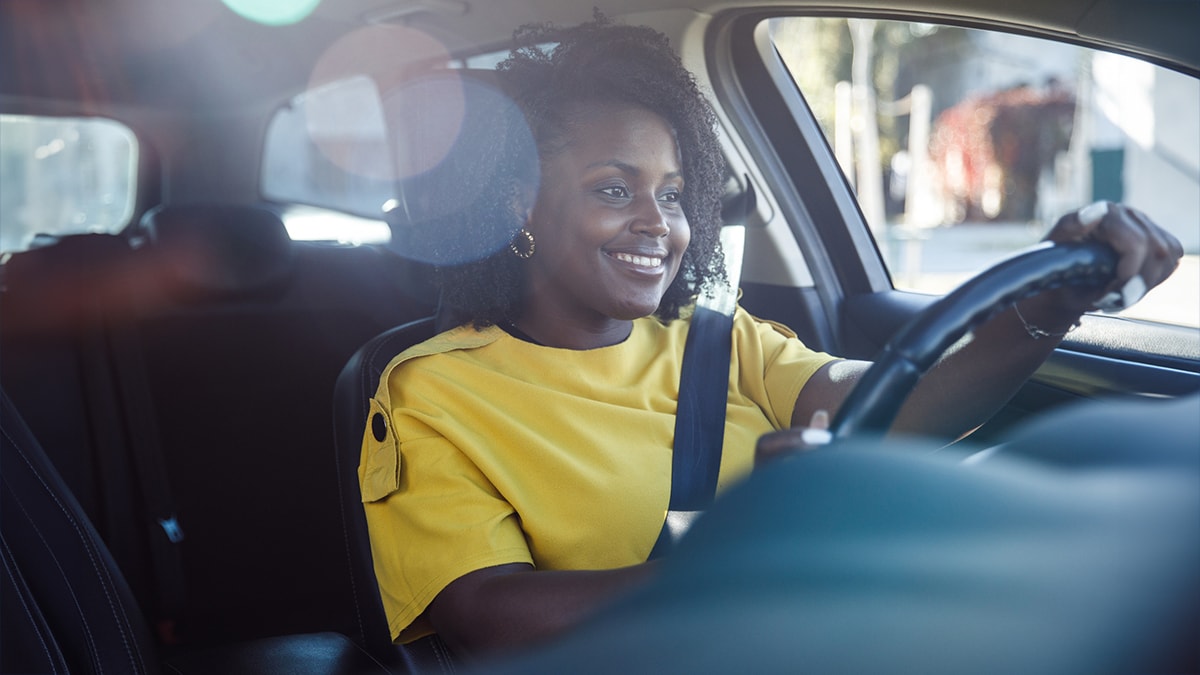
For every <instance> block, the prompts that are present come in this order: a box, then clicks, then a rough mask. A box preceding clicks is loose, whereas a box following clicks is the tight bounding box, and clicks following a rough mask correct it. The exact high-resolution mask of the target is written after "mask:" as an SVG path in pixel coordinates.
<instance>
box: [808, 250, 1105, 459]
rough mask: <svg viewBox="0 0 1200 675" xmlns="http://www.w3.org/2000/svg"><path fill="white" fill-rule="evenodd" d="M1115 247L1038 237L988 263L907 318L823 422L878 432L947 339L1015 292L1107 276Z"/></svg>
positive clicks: (843, 432)
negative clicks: (1029, 244) (829, 419)
mask: <svg viewBox="0 0 1200 675" xmlns="http://www.w3.org/2000/svg"><path fill="white" fill-rule="evenodd" d="M1116 260H1117V256H1116V253H1115V252H1113V250H1112V249H1110V248H1109V247H1107V246H1105V245H1103V244H1097V243H1092V242H1089V243H1079V244H1053V243H1045V244H1041V245H1039V246H1035V247H1033V248H1031V249H1027V250H1026V251H1024V252H1022V253H1018V254H1016V255H1014V256H1012V257H1010V258H1007V259H1005V260H1003V261H1001V262H1000V263H997V264H996V265H994V266H992V267H991V268H989V269H987V270H986V271H984V272H982V273H981V274H979V275H978V276H976V277H974V278H972V279H971V280H969V281H967V282H966V283H964V284H963V285H961V286H959V287H958V288H957V289H955V290H954V291H952V292H951V293H949V294H948V295H946V296H944V297H942V298H940V299H939V300H938V301H937V302H935V303H933V304H932V305H930V306H929V307H928V308H926V309H925V310H924V311H923V312H921V313H920V314H918V315H917V316H916V317H914V318H913V319H912V320H911V321H909V322H908V324H906V325H905V326H904V328H903V329H901V330H900V332H899V333H897V334H896V335H895V337H893V338H892V339H891V340H890V341H889V342H888V343H887V345H886V346H885V347H884V348H883V351H882V352H880V354H879V356H878V357H876V359H875V362H874V363H873V364H872V365H871V366H870V367H869V368H868V369H867V371H866V372H865V373H863V376H862V378H861V379H860V380H859V381H858V384H857V385H855V387H854V389H853V390H852V391H851V392H850V395H849V396H848V397H847V398H846V400H845V402H843V403H842V406H841V408H840V409H839V410H838V413H837V416H836V417H835V418H834V420H833V423H832V424H831V425H830V429H829V430H830V433H831V434H832V436H833V438H834V439H844V438H848V437H850V436H855V435H860V434H876V435H879V434H883V433H884V432H886V431H887V430H888V429H889V428H891V426H892V422H894V421H895V420H896V415H897V414H898V413H899V412H900V406H901V405H902V404H903V403H904V401H905V399H907V398H908V394H909V392H911V391H912V389H913V387H914V386H915V385H916V384H917V381H918V380H920V379H921V377H922V376H923V375H924V374H925V373H926V372H927V371H928V370H929V369H930V368H931V367H933V364H934V363H936V362H937V360H938V358H939V357H941V355H942V352H944V351H945V350H946V349H947V348H949V347H950V345H952V344H954V343H955V342H957V341H958V340H959V338H961V337H962V336H963V335H966V334H967V332H968V331H970V330H972V329H974V328H975V327H976V326H978V325H980V324H982V323H984V322H986V321H987V320H988V319H990V318H991V317H992V316H993V315H995V314H996V313H998V312H1000V311H1001V310H1003V309H1005V308H1007V307H1008V306H1009V305H1011V304H1013V303H1014V302H1016V301H1018V300H1021V299H1022V298H1026V297H1029V296H1031V295H1036V294H1038V293H1041V292H1042V291H1047V290H1050V289H1053V288H1058V287H1061V286H1067V285H1071V286H1102V285H1105V284H1107V283H1108V282H1109V281H1111V279H1112V277H1113V274H1114V272H1115V269H1116Z"/></svg>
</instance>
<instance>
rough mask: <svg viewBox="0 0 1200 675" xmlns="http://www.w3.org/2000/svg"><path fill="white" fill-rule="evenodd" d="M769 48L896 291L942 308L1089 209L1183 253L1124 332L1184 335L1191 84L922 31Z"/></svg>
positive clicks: (815, 30) (778, 36)
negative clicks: (1166, 327)
mask: <svg viewBox="0 0 1200 675" xmlns="http://www.w3.org/2000/svg"><path fill="white" fill-rule="evenodd" d="M768 28H769V32H770V35H771V38H772V42H773V44H774V47H775V49H776V51H777V52H778V53H779V55H780V57H781V59H782V60H783V62H784V63H785V64H786V66H787V68H788V70H789V72H790V73H791V75H792V78H793V80H794V81H795V83H796V85H797V87H798V89H799V90H800V92H801V93H802V94H803V96H804V97H805V100H806V101H807V102H808V104H809V106H810V107H811V108H812V110H813V113H814V114H815V116H816V117H817V120H818V122H819V124H820V126H821V128H822V130H823V131H824V132H825V135H826V138H827V139H828V142H829V145H830V147H831V148H832V149H833V151H834V154H835V155H836V157H837V159H838V162H839V164H840V165H841V167H842V170H843V172H844V173H845V175H846V176H847V178H848V180H849V182H850V184H851V185H852V186H853V188H854V190H855V193H856V195H857V197H858V201H859V205H860V207H861V209H862V212H863V214H864V216H865V217H866V220H867V222H868V224H869V225H870V227H871V230H872V232H873V233H874V235H875V238H876V241H877V243H878V245H879V247H880V249H881V251H882V252H883V254H884V258H885V260H886V262H887V265H888V267H889V270H890V272H891V275H892V278H893V281H894V283H895V285H896V287H897V288H901V289H905V290H914V291H920V292H929V293H944V292H946V291H948V290H950V289H951V288H954V287H955V286H956V285H957V284H959V283H961V282H962V281H964V280H966V279H967V278H969V277H970V276H972V275H973V274H975V273H978V272H979V271H981V270H982V269H984V268H986V267H987V266H988V265H990V264H992V263H994V262H996V261H997V260H999V259H1001V258H1003V257H1005V256H1007V255H1009V254H1011V253H1013V252H1015V251H1016V250H1018V249H1020V248H1023V247H1026V246H1029V245H1032V244H1034V243H1036V242H1037V241H1039V240H1040V239H1041V237H1042V236H1043V235H1044V234H1045V232H1046V231H1047V230H1048V229H1049V228H1050V226H1052V225H1053V223H1054V221H1055V219H1057V217H1058V216H1060V215H1062V214H1063V213H1065V212H1067V211H1069V210H1071V209H1074V208H1077V207H1079V206H1082V205H1084V204H1087V203H1089V202H1091V201H1094V200H1098V199H1108V200H1113V201H1123V202H1126V203H1129V204H1131V205H1133V206H1136V207H1137V208H1140V209H1142V210H1143V211H1145V212H1146V213H1147V214H1149V215H1150V216H1151V217H1152V218H1154V219H1155V221H1156V222H1158V223H1159V224H1160V225H1162V226H1163V227H1165V228H1167V229H1168V230H1170V231H1172V233H1173V234H1175V236H1177V237H1179V239H1180V240H1181V241H1182V242H1183V244H1184V248H1185V251H1186V254H1187V255H1186V256H1185V259H1184V261H1183V263H1182V264H1181V267H1180V269H1179V270H1178V271H1177V272H1176V273H1175V274H1174V275H1173V276H1172V278H1171V279H1169V280H1168V281H1167V282H1166V283H1164V284H1163V285H1162V286H1160V287H1159V288H1157V289H1155V290H1154V291H1153V292H1152V293H1151V294H1149V295H1148V296H1147V297H1146V298H1145V299H1143V300H1142V302H1140V303H1138V304H1136V305H1134V306H1133V307H1132V308H1130V309H1129V310H1126V312H1125V315H1126V316H1128V317H1132V318H1141V319H1149V320H1153V321H1161V322H1167V323H1175V324H1182V325H1188V326H1200V262H1198V256H1197V253H1200V227H1197V210H1198V209H1200V81H1198V80H1197V79H1196V78H1193V77H1190V76H1186V75H1182V74H1180V73H1177V72H1174V71H1170V70H1167V69H1164V68H1160V67H1157V66H1154V65H1152V64H1149V63H1146V62H1142V61H1139V60H1136V59H1133V58H1129V57H1125V56H1120V55H1115V54H1110V53H1106V52H1100V51H1096V50H1091V49H1087V48H1082V47H1077V46H1074V45H1067V44H1061V43H1056V42H1052V41H1049V40H1043V39H1038V38H1030V37H1024V36H1019V35H1012V34H1007V33H1001V32H995V31H984V30H973V29H967V28H961V27H951V26H939V25H932V24H923V23H908V22H897V21H876V20H868V19H849V20H847V19H833V18H809V17H787V18H777V19H772V20H770V22H769V25H768Z"/></svg>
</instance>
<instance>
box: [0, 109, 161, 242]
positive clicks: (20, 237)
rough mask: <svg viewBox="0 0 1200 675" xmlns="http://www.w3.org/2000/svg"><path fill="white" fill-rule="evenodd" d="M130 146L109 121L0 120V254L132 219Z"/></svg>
mask: <svg viewBox="0 0 1200 675" xmlns="http://www.w3.org/2000/svg"><path fill="white" fill-rule="evenodd" d="M137 162H138V143H137V138H136V137H135V136H134V134H133V131H132V130H130V129H129V127H126V126H125V125H123V124H120V123H119V122H116V121H113V120H110V119H101V118H87V117H39V116H33V115H0V176H3V180H0V252H3V253H14V252H18V251H24V250H26V249H29V248H31V247H33V246H35V245H36V243H37V241H38V239H39V237H41V238H46V239H50V238H53V237H59V236H63V235H68V234H82V233H85V232H109V233H115V232H119V231H120V230H121V229H123V228H124V227H125V226H126V225H127V224H128V223H129V220H130V218H132V217H133V210H134V200H135V198H136V194H135V191H136V189H137V188H136V186H137Z"/></svg>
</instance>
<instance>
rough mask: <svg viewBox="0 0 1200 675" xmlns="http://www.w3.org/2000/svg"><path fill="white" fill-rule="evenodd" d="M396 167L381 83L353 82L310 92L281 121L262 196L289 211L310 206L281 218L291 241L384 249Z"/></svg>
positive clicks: (272, 136)
mask: <svg viewBox="0 0 1200 675" xmlns="http://www.w3.org/2000/svg"><path fill="white" fill-rule="evenodd" d="M391 167H392V158H391V156H390V154H389V152H388V135H387V127H386V124H385V123H384V116H383V108H382V104H381V103H380V99H379V92H378V89H377V88H376V86H375V82H374V81H373V80H371V79H370V78H368V77H366V76H357V77H351V78H347V79H344V80H339V81H336V82H333V83H330V84H327V85H325V86H323V87H320V88H317V89H313V90H310V91H308V92H305V93H304V94H301V95H300V96H297V97H295V98H294V99H292V100H291V102H290V103H289V104H288V105H287V106H286V107H284V108H282V109H281V110H280V111H279V112H278V113H276V114H275V117H274V118H272V120H271V123H270V126H269V127H268V128H267V137H266V143H265V146H264V149H263V173H262V191H263V195H264V196H266V197H267V198H268V199H272V200H275V201H278V202H282V203H284V204H285V205H296V204H299V205H304V207H303V208H300V207H294V206H293V207H291V208H285V210H284V212H283V218H284V223H285V224H286V225H287V228H288V233H289V234H290V235H291V236H292V238H293V239H308V240H330V241H341V242H350V243H370V242H386V241H387V240H388V239H389V237H390V236H391V234H390V231H389V230H388V229H387V226H386V225H385V224H384V223H383V221H382V218H383V205H384V204H385V203H386V202H387V201H388V200H389V199H391V198H392V197H393V193H394V186H393V183H392V178H391V176H392V174H393V171H392V168H391ZM351 214H352V215H351ZM356 216H357V217H356Z"/></svg>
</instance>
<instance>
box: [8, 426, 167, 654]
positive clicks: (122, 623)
mask: <svg viewBox="0 0 1200 675" xmlns="http://www.w3.org/2000/svg"><path fill="white" fill-rule="evenodd" d="M0 432H2V433H3V434H4V437H5V438H7V439H8V440H9V442H10V443H12V444H13V448H14V450H16V452H17V454H18V455H19V456H20V457H21V460H22V461H24V462H25V465H26V466H27V467H29V470H30V471H31V472H32V473H33V476H34V477H35V478H37V480H38V482H39V483H40V484H41V486H42V488H43V489H45V491H46V494H47V495H49V497H50V499H51V500H52V501H53V502H54V504H55V505H56V506H58V508H59V510H60V511H61V512H62V514H63V516H64V517H65V519H66V521H67V522H68V523H69V524H70V525H71V527H72V529H74V530H75V534H76V536H78V537H79V538H80V541H81V542H82V543H83V545H84V550H85V551H86V552H87V554H88V562H89V564H91V566H92V570H93V571H94V572H95V573H96V574H97V576H98V577H100V578H101V579H103V580H104V581H106V582H107V584H103V583H102V584H101V585H100V588H101V590H103V591H104V597H105V600H106V601H107V602H108V606H109V610H110V611H111V612H112V614H113V618H114V619H116V621H117V628H118V631H119V632H120V635H121V642H122V644H123V646H124V647H125V651H126V654H127V655H128V656H129V657H130V660H131V661H134V662H136V663H138V664H139V665H141V667H142V670H143V672H145V671H146V662H145V659H144V658H143V656H142V653H141V650H140V649H138V648H137V645H136V644H132V645H131V644H130V639H129V637H130V636H129V635H128V631H129V629H130V623H129V617H128V616H127V615H126V614H125V611H124V608H123V607H121V606H120V603H114V601H113V597H112V595H111V593H110V587H111V586H115V584H114V582H113V580H112V577H111V576H110V575H109V572H108V570H107V569H106V568H105V567H104V566H103V565H99V564H98V562H97V559H96V558H97V553H98V552H97V550H96V548H95V542H93V541H92V540H91V538H90V537H88V536H86V535H85V534H84V532H83V530H82V528H81V527H80V526H79V523H78V522H77V521H76V520H75V518H74V516H73V515H72V514H71V512H70V510H69V509H67V508H66V506H65V505H64V504H63V503H62V501H60V500H59V498H58V495H56V494H55V493H54V491H53V490H52V489H50V486H49V485H47V484H46V481H45V480H44V479H43V478H42V476H41V475H39V473H38V471H37V470H36V469H35V468H34V466H33V462H31V461H30V459H29V457H28V455H27V454H26V452H25V450H24V449H23V448H22V447H21V444H20V443H17V441H16V440H15V439H14V438H13V437H12V435H11V434H10V433H9V430H8V429H6V428H3V427H0ZM18 504H20V501H19V500H18ZM21 508H22V511H24V512H25V515H26V517H27V518H29V520H30V522H31V523H34V522H35V521H34V520H33V518H32V517H31V516H30V515H29V513H28V511H26V510H25V508H24V505H21ZM35 529H36V525H35ZM38 536H39V538H41V539H42V542H43V543H44V544H46V548H47V550H48V551H50V556H51V558H53V559H54V561H55V564H56V565H58V567H59V570H60V571H61V570H62V566H61V565H59V564H58V558H57V556H55V554H54V551H53V549H51V548H50V546H49V544H48V543H47V542H46V540H45V538H44V537H42V536H41V531H40V530H38ZM69 586H70V585H69V584H68V587H69ZM72 597H74V592H72ZM75 605H76V607H78V606H79V603H78V601H76V603H75ZM81 614H82V610H81ZM84 625H85V628H86V622H85V623H84ZM88 635H89V643H91V644H93V645H94V642H93V641H92V640H91V637H90V636H91V632H90V631H88ZM93 649H95V648H94V646H93ZM97 669H98V670H99V666H97Z"/></svg>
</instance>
